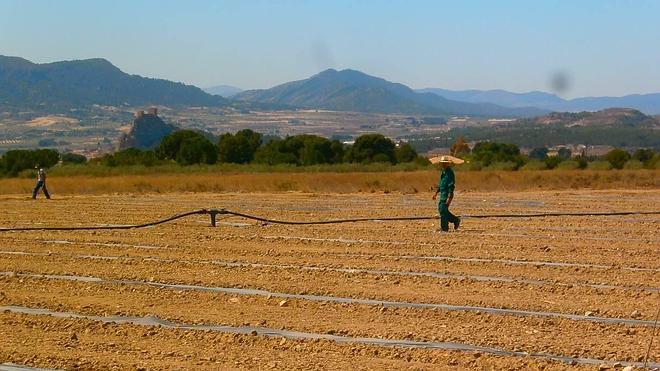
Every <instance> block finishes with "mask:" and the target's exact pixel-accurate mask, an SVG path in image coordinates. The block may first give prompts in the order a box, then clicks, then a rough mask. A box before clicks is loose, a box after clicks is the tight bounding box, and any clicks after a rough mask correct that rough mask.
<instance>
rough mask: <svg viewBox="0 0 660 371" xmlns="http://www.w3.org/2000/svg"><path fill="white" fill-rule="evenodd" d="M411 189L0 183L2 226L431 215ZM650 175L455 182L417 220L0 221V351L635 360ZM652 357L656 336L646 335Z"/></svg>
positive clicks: (369, 364) (50, 361)
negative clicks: (526, 187)
mask: <svg viewBox="0 0 660 371" xmlns="http://www.w3.org/2000/svg"><path fill="white" fill-rule="evenodd" d="M430 196H431V195H430V193H428V192H423V191H421V192H418V193H403V192H389V193H385V192H382V191H381V192H373V193H370V192H352V193H342V194H339V193H312V192H256V191H254V192H251V193H246V192H225V193H209V192H201V193H191V192H172V193H166V194H157V193H146V194H101V195H88V196H81V195H78V196H76V195H67V196H65V197H64V196H63V197H61V198H59V199H54V200H50V201H47V200H44V199H39V200H37V201H34V200H31V199H27V198H26V197H25V195H17V194H3V195H2V196H0V202H1V203H2V205H3V206H2V207H3V210H2V211H3V212H2V213H1V214H0V226H2V227H5V228H6V227H19V226H20V227H39V226H73V227H76V226H85V225H125V224H133V223H143V222H147V221H151V220H156V219H160V218H164V217H168V216H170V215H173V214H176V213H181V212H186V211H190V210H194V209H199V208H211V207H215V208H226V209H228V210H233V211H239V212H243V213H247V214H254V215H259V216H264V217H269V218H275V219H284V220H298V221H304V220H325V219H336V218H348V217H375V218H378V217H381V218H382V217H396V216H432V215H434V214H435V213H436V209H435V205H434V203H433V201H432V200H431V197H430ZM657 205H660V191H659V190H657V189H655V190H653V189H651V190H602V191H594V190H570V191H566V190H563V191H525V192H517V191H508V192H483V191H472V192H462V193H458V194H457V196H456V200H455V203H454V205H453V206H452V209H453V210H454V211H455V212H456V213H457V214H459V215H464V216H465V217H464V219H463V222H462V224H461V228H460V229H459V230H457V231H450V232H449V233H445V234H440V233H438V232H437V221H434V220H423V221H388V222H383V221H371V222H358V223H350V224H329V225H311V226H291V225H277V224H263V223H258V222H254V221H251V220H245V219H240V218H237V217H226V216H223V215H220V216H218V225H217V226H216V227H215V228H213V227H210V225H209V217H208V216H205V215H196V216H191V217H187V218H182V219H178V220H176V221H174V222H171V223H168V224H162V225H159V226H156V227H149V228H145V229H132V230H93V231H30V232H2V233H0V271H2V273H1V274H2V276H0V307H1V308H0V309H2V313H0V318H1V320H0V333H2V334H3V335H2V336H3V341H1V342H0V363H9V362H11V363H16V364H21V365H26V366H32V367H44V368H67V369H70V368H85V369H89V368H95V369H110V368H115V367H116V368H122V369H124V368H130V369H135V368H145V369H172V368H185V369H217V368H246V369H255V368H282V369H290V368H333V369H334V368H347V369H374V368H376V369H382V368H389V369H404V368H406V369H407V368H414V369H439V368H440V369H445V368H454V369H466V368H477V369H564V368H569V367H571V368H576V369H580V368H585V369H598V367H601V366H602V367H605V366H604V365H609V366H611V367H614V366H615V365H616V364H617V363H619V365H616V366H626V365H628V364H634V365H636V366H639V365H640V362H643V360H644V355H645V354H646V351H647V346H648V344H649V340H650V339H651V337H652V333H653V326H652V325H653V320H654V318H655V315H656V311H657V308H658V303H659V301H660V293H659V290H660V274H659V272H660V233H659V232H658V231H659V230H660V228H658V227H659V226H660V215H627V216H599V217H584V216H581V217H543V218H492V219H476V218H470V217H469V216H470V215H483V214H503V213H513V214H525V213H546V212H609V211H658V206H657ZM649 358H650V361H651V362H652V365H653V366H655V367H658V362H660V340H658V338H657V334H656V339H655V342H654V345H653V346H652V348H651V351H650V357H649Z"/></svg>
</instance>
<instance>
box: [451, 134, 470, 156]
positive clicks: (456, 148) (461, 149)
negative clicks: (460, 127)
mask: <svg viewBox="0 0 660 371" xmlns="http://www.w3.org/2000/svg"><path fill="white" fill-rule="evenodd" d="M449 152H450V153H451V154H452V155H453V156H458V155H460V154H467V153H470V146H468V145H467V143H465V138H463V136H462V135H461V136H459V137H458V139H456V143H454V145H453V146H451V149H450V150H449Z"/></svg>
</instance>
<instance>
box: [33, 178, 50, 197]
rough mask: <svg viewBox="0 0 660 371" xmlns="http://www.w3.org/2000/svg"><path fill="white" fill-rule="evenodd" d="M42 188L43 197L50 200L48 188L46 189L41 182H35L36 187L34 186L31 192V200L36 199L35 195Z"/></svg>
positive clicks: (44, 184)
mask: <svg viewBox="0 0 660 371" xmlns="http://www.w3.org/2000/svg"><path fill="white" fill-rule="evenodd" d="M41 188H43V189H44V195H46V198H48V199H50V194H49V193H48V188H46V182H45V181H43V180H39V181H37V185H35V186H34V189H33V190H32V198H37V193H39V190H40V189H41Z"/></svg>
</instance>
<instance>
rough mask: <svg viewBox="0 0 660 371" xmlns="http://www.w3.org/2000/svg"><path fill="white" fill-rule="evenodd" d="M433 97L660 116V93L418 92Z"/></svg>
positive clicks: (507, 105) (566, 110)
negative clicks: (628, 110) (630, 110)
mask: <svg viewBox="0 0 660 371" xmlns="http://www.w3.org/2000/svg"><path fill="white" fill-rule="evenodd" d="M416 91H417V92H420V93H433V94H436V95H438V96H441V97H443V98H447V99H453V100H457V101H461V102H470V103H492V104H497V105H500V106H504V107H537V108H541V109H546V110H549V111H564V112H579V111H598V110H603V109H607V108H612V107H625V108H634V109H636V110H639V111H641V112H644V113H645V114H647V115H656V114H660V93H652V94H631V95H626V96H623V97H584V98H574V99H563V98H561V97H558V96H556V95H554V94H550V93H545V92H540V91H532V92H529V93H512V92H509V91H505V90H447V89H439V88H427V89H418V90H416Z"/></svg>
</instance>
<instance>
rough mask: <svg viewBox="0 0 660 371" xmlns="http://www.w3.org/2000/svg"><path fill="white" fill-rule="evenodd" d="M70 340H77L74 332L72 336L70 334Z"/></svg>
mask: <svg viewBox="0 0 660 371" xmlns="http://www.w3.org/2000/svg"><path fill="white" fill-rule="evenodd" d="M70 339H71V340H78V336H77V335H76V333H75V332H74V333H73V334H71V337H70Z"/></svg>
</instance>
